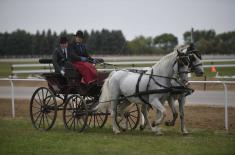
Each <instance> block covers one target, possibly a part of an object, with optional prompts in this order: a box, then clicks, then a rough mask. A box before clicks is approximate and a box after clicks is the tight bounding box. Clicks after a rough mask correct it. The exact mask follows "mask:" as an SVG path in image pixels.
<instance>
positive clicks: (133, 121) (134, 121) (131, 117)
mask: <svg viewBox="0 0 235 155" xmlns="http://www.w3.org/2000/svg"><path fill="white" fill-rule="evenodd" d="M129 118H130V120H131V121H132V122H133V123H134V124H135V121H134V120H133V119H132V117H131V116H130V117H129Z"/></svg>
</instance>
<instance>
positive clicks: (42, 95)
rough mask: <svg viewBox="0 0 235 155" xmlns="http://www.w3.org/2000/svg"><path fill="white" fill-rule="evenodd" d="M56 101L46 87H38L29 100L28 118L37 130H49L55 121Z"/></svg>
mask: <svg viewBox="0 0 235 155" xmlns="http://www.w3.org/2000/svg"><path fill="white" fill-rule="evenodd" d="M56 115H57V103H56V99H55V95H54V94H53V93H52V92H51V91H50V90H49V89H48V88H46V87H40V88H38V89H37V90H36V91H35V92H34V93H33V95H32V97H31V100H30V118H31V121H32V124H33V126H34V127H35V128H36V129H39V130H49V129H51V128H52V126H53V125H54V123H55V120H56Z"/></svg>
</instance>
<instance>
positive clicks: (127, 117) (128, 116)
mask: <svg viewBox="0 0 235 155" xmlns="http://www.w3.org/2000/svg"><path fill="white" fill-rule="evenodd" d="M122 102H123V101H122ZM122 102H120V103H119V104H118V105H117V107H116V117H115V120H116V123H117V126H118V127H119V129H121V130H123V131H126V130H134V129H136V127H137V126H138V124H139V121H140V109H139V107H138V105H137V104H133V103H130V102H125V103H122Z"/></svg>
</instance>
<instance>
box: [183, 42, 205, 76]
mask: <svg viewBox="0 0 235 155" xmlns="http://www.w3.org/2000/svg"><path fill="white" fill-rule="evenodd" d="M186 53H187V55H188V56H189V59H190V65H189V68H190V69H191V71H192V72H195V74H196V76H202V75H203V74H204V69H203V66H202V57H201V53H200V51H199V50H197V49H196V48H195V47H194V45H193V44H191V45H190V46H189V47H188V49H187V52H186Z"/></svg>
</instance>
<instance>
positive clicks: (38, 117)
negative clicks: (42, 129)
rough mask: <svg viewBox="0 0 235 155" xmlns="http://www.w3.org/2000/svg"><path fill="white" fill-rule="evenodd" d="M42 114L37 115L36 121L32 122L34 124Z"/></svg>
mask: <svg viewBox="0 0 235 155" xmlns="http://www.w3.org/2000/svg"><path fill="white" fill-rule="evenodd" d="M41 114H42V113H39V115H38V116H37V118H36V120H35V121H34V122H35V123H36V122H37V121H38V118H39V117H40V116H41Z"/></svg>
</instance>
